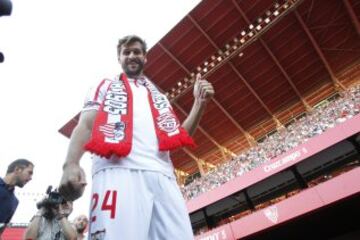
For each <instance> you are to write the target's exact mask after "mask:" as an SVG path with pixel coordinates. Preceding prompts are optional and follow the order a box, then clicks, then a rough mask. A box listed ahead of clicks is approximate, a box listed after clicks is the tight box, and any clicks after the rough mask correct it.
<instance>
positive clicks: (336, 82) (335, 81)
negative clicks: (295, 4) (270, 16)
mask: <svg viewBox="0 0 360 240" xmlns="http://www.w3.org/2000/svg"><path fill="white" fill-rule="evenodd" d="M294 14H295V17H296V19H297V20H298V22H299V23H300V25H301V27H302V29H303V30H304V31H305V33H306V35H307V37H308V38H309V40H310V42H311V44H312V45H313V47H314V49H315V51H316V53H317V54H318V56H319V57H320V59H321V61H322V63H323V64H324V66H325V68H326V70H327V72H328V74H329V75H330V77H331V80H332V81H333V84H334V87H335V89H337V90H340V89H342V90H344V89H345V87H344V85H343V84H342V83H341V82H340V81H339V80H338V79H337V77H336V76H335V74H334V72H333V70H332V69H331V67H330V64H329V63H328V61H327V60H326V58H325V55H324V53H323V52H322V51H321V49H320V46H319V44H318V43H317V42H316V40H315V38H314V36H313V35H312V33H311V32H310V30H309V28H308V27H307V26H306V24H305V22H304V20H303V19H302V18H301V16H300V14H299V13H298V12H297V10H295V11H294Z"/></svg>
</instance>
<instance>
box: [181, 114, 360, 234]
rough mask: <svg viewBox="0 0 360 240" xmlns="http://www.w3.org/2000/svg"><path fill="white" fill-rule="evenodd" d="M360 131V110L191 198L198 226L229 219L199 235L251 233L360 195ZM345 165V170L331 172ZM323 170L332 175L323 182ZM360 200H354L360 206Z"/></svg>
mask: <svg viewBox="0 0 360 240" xmlns="http://www.w3.org/2000/svg"><path fill="white" fill-rule="evenodd" d="M359 132H360V115H357V116H355V117H354V118H352V119H350V120H348V121H346V122H344V123H342V124H340V125H338V126H336V127H335V128H332V129H329V130H328V131H327V132H325V133H323V134H321V135H319V136H316V137H313V138H311V139H310V140H308V141H307V142H306V143H305V144H302V145H299V146H298V147H296V148H294V149H293V150H291V151H289V152H287V153H285V154H283V155H281V156H279V157H277V158H274V159H272V160H271V161H269V162H267V163H265V164H263V165H261V166H259V167H258V168H256V169H254V170H252V171H250V172H248V173H245V174H244V175H242V176H241V177H238V178H236V179H233V180H231V181H229V182H227V183H225V184H224V185H222V186H221V187H219V188H216V189H213V190H212V191H210V192H207V193H204V194H201V195H200V196H198V197H197V198H195V199H192V200H190V201H188V202H187V207H188V210H189V213H190V217H191V220H192V224H193V228H194V230H195V232H196V231H197V230H199V229H204V226H205V228H206V229H208V228H212V227H214V226H216V225H217V224H219V223H220V222H221V221H222V220H227V221H228V222H229V223H227V224H224V225H221V226H220V227H218V228H215V229H213V230H211V231H209V232H206V233H203V234H200V235H199V236H198V237H197V238H196V239H199V240H200V239H201V240H205V239H224V240H225V239H245V237H249V236H252V235H254V234H255V235H256V234H257V233H260V232H263V231H266V230H267V229H271V228H274V227H276V226H277V225H284V224H285V223H286V222H288V221H294V219H296V218H300V217H301V216H304V215H307V214H310V213H313V212H315V211H319V210H320V209H322V208H325V207H329V206H331V205H334V204H335V203H338V202H341V201H346V200H349V199H351V198H357V199H358V200H359V193H360V182H359V181H358V179H359V177H360V168H358V166H359V165H360V164H359V159H360V156H359V150H360V147H359V146H360V142H359V139H357V140H355V137H358V133H359ZM351 165H353V166H352V167H351ZM346 168H348V169H346ZM342 169H343V170H344V171H343V172H341V170H342ZM339 170H340V172H341V174H340V175H339V176H333V175H331V174H333V173H334V172H338V171H339ZM320 176H321V177H324V176H327V178H328V179H327V181H324V182H322V183H321V181H319V177H320ZM330 176H331V177H330ZM314 180H315V181H316V180H318V181H319V182H320V183H318V184H316V183H315V182H314ZM312 185H314V186H312ZM359 203H360V202H358V203H357V204H354V205H355V206H357V207H359ZM355 209H356V208H355ZM356 211H357V210H356ZM236 218H239V219H238V220H236ZM220 224H221V223H220ZM339 225H341V224H340V223H339ZM251 239H257V238H251ZM259 239H260V238H259ZM261 239H263V238H261ZM264 239H265V238H264ZM289 239H290V238H289ZM291 239H295V238H291Z"/></svg>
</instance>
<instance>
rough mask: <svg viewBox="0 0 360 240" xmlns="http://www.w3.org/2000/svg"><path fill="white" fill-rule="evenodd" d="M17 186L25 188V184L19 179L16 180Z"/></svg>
mask: <svg viewBox="0 0 360 240" xmlns="http://www.w3.org/2000/svg"><path fill="white" fill-rule="evenodd" d="M15 186H17V187H19V188H22V187H24V186H25V182H23V181H21V179H19V178H18V179H16V183H15Z"/></svg>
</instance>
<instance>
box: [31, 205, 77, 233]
mask: <svg viewBox="0 0 360 240" xmlns="http://www.w3.org/2000/svg"><path fill="white" fill-rule="evenodd" d="M43 201H44V200H43ZM72 210H73V204H72V202H71V201H66V202H63V203H61V204H58V205H56V206H51V207H49V206H46V205H45V206H42V207H41V208H40V209H39V210H38V212H37V213H36V214H35V215H34V217H33V218H32V219H31V222H30V225H29V226H28V228H27V229H26V232H25V240H35V239H38V240H76V239H77V233H76V231H75V229H74V228H73V226H72V225H71V223H70V222H69V220H68V219H67V218H68V216H69V215H70V214H71V212H72Z"/></svg>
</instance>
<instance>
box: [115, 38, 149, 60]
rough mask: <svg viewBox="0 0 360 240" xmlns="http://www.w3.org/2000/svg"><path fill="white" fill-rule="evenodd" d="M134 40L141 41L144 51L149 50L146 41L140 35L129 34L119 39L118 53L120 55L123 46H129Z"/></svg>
mask: <svg viewBox="0 0 360 240" xmlns="http://www.w3.org/2000/svg"><path fill="white" fill-rule="evenodd" d="M134 42H139V43H140V44H141V46H142V50H143V53H144V54H145V53H146V51H147V45H146V42H145V41H144V40H143V39H142V38H141V37H139V36H136V35H128V36H125V37H123V38H121V39H119V42H118V45H117V51H118V55H119V56H120V52H121V48H122V47H123V46H127V45H129V44H132V43H134Z"/></svg>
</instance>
